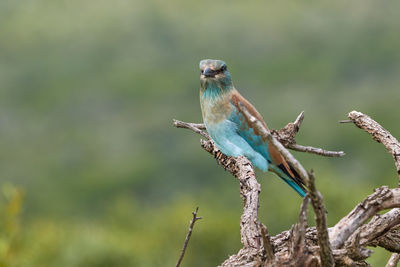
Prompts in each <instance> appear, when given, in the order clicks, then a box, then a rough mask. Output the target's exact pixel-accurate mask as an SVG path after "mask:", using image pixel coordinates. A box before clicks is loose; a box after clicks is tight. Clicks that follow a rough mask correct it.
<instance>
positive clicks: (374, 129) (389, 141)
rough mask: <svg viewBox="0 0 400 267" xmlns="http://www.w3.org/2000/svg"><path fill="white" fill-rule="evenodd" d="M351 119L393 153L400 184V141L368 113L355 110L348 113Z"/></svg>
mask: <svg viewBox="0 0 400 267" xmlns="http://www.w3.org/2000/svg"><path fill="white" fill-rule="evenodd" d="M348 117H349V119H350V120H351V121H352V122H353V123H354V124H355V125H356V126H357V127H358V128H360V129H363V130H364V131H366V132H367V133H369V134H370V135H371V137H372V139H374V140H375V141H377V142H378V143H382V144H383V145H384V146H385V147H386V149H387V150H388V151H389V153H390V154H391V155H392V157H393V160H394V164H395V166H396V170H397V175H398V177H399V186H400V143H399V141H397V139H396V138H395V137H394V136H393V135H392V134H391V133H390V132H389V131H387V130H386V129H385V128H383V127H382V126H381V125H380V124H379V123H377V122H376V121H374V120H373V119H371V117H369V116H368V115H365V114H363V113H361V112H358V111H355V110H353V111H352V112H350V113H349V115H348Z"/></svg>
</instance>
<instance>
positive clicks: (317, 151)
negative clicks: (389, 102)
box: [286, 144, 346, 157]
mask: <svg viewBox="0 0 400 267" xmlns="http://www.w3.org/2000/svg"><path fill="white" fill-rule="evenodd" d="M286 148H290V149H292V150H295V151H299V152H307V153H311V154H316V155H320V156H325V157H343V156H344V155H346V154H345V153H344V152H343V151H330V150H325V149H322V148H317V147H312V146H302V145H298V144H287V145H286Z"/></svg>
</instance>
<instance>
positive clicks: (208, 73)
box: [203, 68, 215, 78]
mask: <svg viewBox="0 0 400 267" xmlns="http://www.w3.org/2000/svg"><path fill="white" fill-rule="evenodd" d="M203 75H204V76H205V77H207V78H208V77H214V76H215V71H213V70H212V69H210V68H205V69H204V71H203Z"/></svg>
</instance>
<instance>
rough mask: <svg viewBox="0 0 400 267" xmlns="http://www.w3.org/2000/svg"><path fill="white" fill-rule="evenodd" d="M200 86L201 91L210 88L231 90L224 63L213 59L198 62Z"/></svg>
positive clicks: (230, 82)
mask: <svg viewBox="0 0 400 267" xmlns="http://www.w3.org/2000/svg"><path fill="white" fill-rule="evenodd" d="M200 84H201V87H202V88H203V89H207V88H210V87H218V88H220V89H222V90H225V89H232V79H231V75H230V74H229V71H228V68H227V66H226V63H225V62H224V61H222V60H215V59H204V60H202V61H200Z"/></svg>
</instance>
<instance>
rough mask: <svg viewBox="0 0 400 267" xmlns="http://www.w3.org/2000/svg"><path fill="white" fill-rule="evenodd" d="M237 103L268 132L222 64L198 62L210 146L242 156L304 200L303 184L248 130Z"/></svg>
mask: <svg viewBox="0 0 400 267" xmlns="http://www.w3.org/2000/svg"><path fill="white" fill-rule="evenodd" d="M240 103H241V105H243V106H244V107H245V108H246V109H247V111H248V112H249V113H250V114H251V115H252V116H254V117H255V118H257V119H258V120H259V121H260V122H261V123H263V125H264V126H265V128H267V129H268V127H267V124H266V123H265V122H264V120H263V118H262V116H261V115H260V113H259V112H258V111H257V110H256V108H255V107H254V106H253V105H252V104H251V103H250V102H249V101H247V100H246V99H245V98H244V97H243V96H242V95H241V94H240V93H239V91H238V90H237V89H236V88H235V87H234V85H233V83H232V78H231V75H230V73H229V71H228V67H227V65H226V63H225V62H224V61H222V60H214V59H204V60H201V61H200V106H201V113H202V117H203V122H204V125H205V127H206V130H207V132H208V134H209V136H210V138H211V140H212V141H213V142H214V144H215V145H216V146H217V147H218V149H219V150H220V151H221V152H222V153H223V154H225V155H227V156H231V157H238V156H245V157H246V158H248V159H249V160H250V161H251V163H252V164H253V165H254V166H256V167H257V168H259V169H260V170H262V171H264V172H267V171H271V172H273V173H275V174H277V175H278V176H279V177H280V178H281V179H282V180H283V181H285V182H286V183H287V184H288V185H289V186H290V187H291V188H293V189H294V190H295V191H296V192H297V193H298V194H299V195H300V196H301V197H305V195H306V193H307V190H306V188H305V183H304V181H303V180H302V179H301V178H300V176H299V175H298V173H297V172H296V171H295V170H294V168H293V167H292V166H291V165H290V164H289V163H288V162H287V161H286V160H285V158H284V157H283V156H282V155H281V154H280V153H279V151H278V150H277V149H276V148H275V147H274V146H272V145H270V144H269V143H268V141H267V140H265V139H264V138H262V137H261V136H260V133H259V132H258V131H257V130H256V129H254V128H252V126H251V125H250V124H249V122H248V121H247V119H246V116H244V114H243V113H242V112H241V109H240V108H239V105H240Z"/></svg>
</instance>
